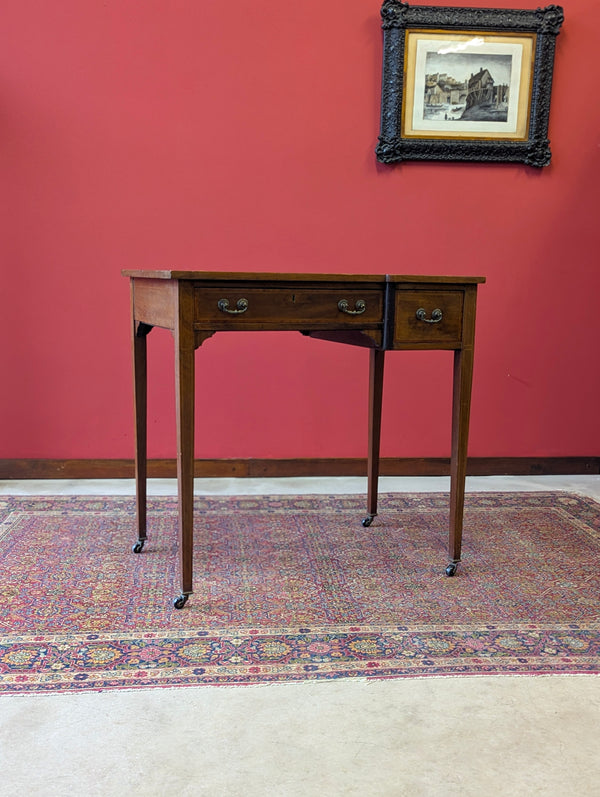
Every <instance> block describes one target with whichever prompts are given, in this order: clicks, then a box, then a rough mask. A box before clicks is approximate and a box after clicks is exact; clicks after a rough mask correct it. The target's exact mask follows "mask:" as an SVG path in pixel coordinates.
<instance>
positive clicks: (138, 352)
mask: <svg viewBox="0 0 600 797" xmlns="http://www.w3.org/2000/svg"><path fill="white" fill-rule="evenodd" d="M151 329H152V327H151V326H148V325H147V324H141V323H136V322H135V321H134V322H133V325H132V330H133V336H132V349H133V397H134V408H135V494H136V516H137V533H138V539H137V542H136V543H135V545H134V546H133V552H134V553H141V551H142V548H143V547H144V543H145V541H146V499H147V488H146V478H147V442H146V440H147V392H148V388H147V384H148V376H147V364H146V363H147V354H146V350H147V346H146V337H147V335H148V332H150V330H151Z"/></svg>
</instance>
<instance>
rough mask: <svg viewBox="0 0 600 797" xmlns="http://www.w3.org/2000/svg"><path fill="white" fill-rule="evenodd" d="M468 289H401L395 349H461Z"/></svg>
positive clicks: (397, 305) (395, 324)
mask: <svg viewBox="0 0 600 797" xmlns="http://www.w3.org/2000/svg"><path fill="white" fill-rule="evenodd" d="M463 298H464V292H463V291H458V290H447V291H444V290H442V291H440V290H433V291H428V290H418V291H398V292H397V293H396V299H395V316H394V338H393V346H394V348H410V347H411V346H413V345H415V344H418V345H419V346H422V347H423V348H427V347H428V346H431V347H436V346H437V347H443V348H459V347H460V343H461V336H462V318H463Z"/></svg>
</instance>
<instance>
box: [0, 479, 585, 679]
mask: <svg viewBox="0 0 600 797" xmlns="http://www.w3.org/2000/svg"><path fill="white" fill-rule="evenodd" d="M364 506H365V499H364V497H362V496H361V497H356V496H302V497H273V496H271V497H269V496H267V497H225V498H212V497H208V498H205V497H201V498H200V497H198V498H196V499H195V549H194V566H195V577H194V594H193V595H192V596H191V598H190V600H189V601H188V603H187V605H186V606H185V608H184V609H183V610H177V609H175V608H174V607H173V598H174V597H176V596H177V595H178V594H179V590H180V585H179V575H178V557H177V504H176V500H175V499H173V498H153V499H150V500H149V506H148V510H149V511H148V518H149V539H148V542H147V543H146V546H145V548H144V550H143V552H142V553H141V554H134V553H132V551H131V546H132V543H134V542H135V539H136V532H135V506H134V501H133V499H132V498H129V497H118V498H96V497H83V498H82V497H39V498H31V497H26V498H22V497H14V498H12V497H11V498H0V693H15V692H20V693H40V692H66V691H82V690H101V689H119V688H128V689H132V688H142V687H146V688H148V687H175V686H191V685H201V684H208V685H216V684H264V683H274V682H293V681H304V680H310V679H333V678H357V677H362V678H397V677H411V676H412V677H416V676H428V675H429V676H431V675H436V676H446V675H464V674H468V675H477V674H528V675H531V674H548V673H568V674H577V673H598V672H600V598H599V586H600V504H597V503H596V502H594V501H593V500H591V499H588V498H582V497H579V496H575V495H570V494H566V493H510V494H504V493H496V494H490V493H476V494H470V495H468V496H467V499H466V506H465V523H464V539H463V560H462V562H461V564H460V565H459V568H458V571H457V574H456V575H455V576H454V577H453V578H448V577H447V576H446V575H445V572H444V570H445V566H446V564H447V559H446V545H447V527H448V496H447V495H443V494H388V495H382V496H380V504H379V515H378V516H377V517H376V519H375V521H374V522H373V524H372V525H371V526H370V527H368V528H364V527H363V526H362V525H361V519H362V517H363V515H364Z"/></svg>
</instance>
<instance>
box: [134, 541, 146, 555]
mask: <svg viewBox="0 0 600 797" xmlns="http://www.w3.org/2000/svg"><path fill="white" fill-rule="evenodd" d="M145 542H146V540H138V541H137V542H136V544H135V545H134V546H133V548H132V549H131V550H132V551H133V552H134V553H141V552H142V550H143V548H144V543H145Z"/></svg>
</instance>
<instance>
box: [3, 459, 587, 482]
mask: <svg viewBox="0 0 600 797" xmlns="http://www.w3.org/2000/svg"><path fill="white" fill-rule="evenodd" d="M366 472H367V463H366V459H360V458H356V459H334V458H331V459H197V460H196V464H195V475H196V476H197V477H199V478H224V477H236V478H250V477H263V478H274V477H278V476H365V475H366ZM449 473H450V460H449V459H445V458H433V457H429V458H424V459H416V458H408V457H406V458H384V459H382V460H381V475H382V476H447V475H448V474H449ZM598 473H600V457H471V458H469V460H468V464H467V474H468V475H469V476H540V475H549V474H555V475H577V474H587V475H589V474H598ZM176 475H177V469H176V465H175V460H174V459H152V460H149V462H148V476H149V477H150V478H155V479H158V478H163V479H171V478H175V477H176ZM133 476H134V470H133V460H130V459H0V479H3V480H5V479H132V478H133Z"/></svg>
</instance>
